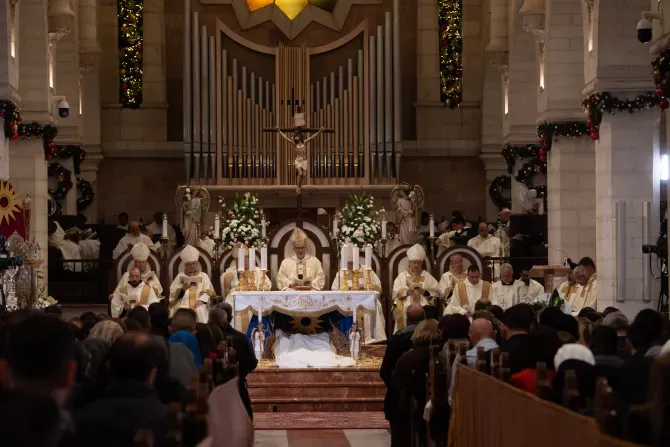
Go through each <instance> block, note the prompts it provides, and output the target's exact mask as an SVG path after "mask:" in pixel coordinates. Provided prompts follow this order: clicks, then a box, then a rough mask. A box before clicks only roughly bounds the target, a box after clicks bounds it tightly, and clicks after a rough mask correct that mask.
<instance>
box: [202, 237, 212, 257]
mask: <svg viewBox="0 0 670 447" xmlns="http://www.w3.org/2000/svg"><path fill="white" fill-rule="evenodd" d="M215 246H216V242H214V241H213V240H212V239H211V238H210V237H209V236H205V237H204V238H202V237H201V238H200V240H199V241H198V247H200V248H202V249H203V250H205V251H206V252H207V254H208V255H209V257H210V258H213V257H214V247H215Z"/></svg>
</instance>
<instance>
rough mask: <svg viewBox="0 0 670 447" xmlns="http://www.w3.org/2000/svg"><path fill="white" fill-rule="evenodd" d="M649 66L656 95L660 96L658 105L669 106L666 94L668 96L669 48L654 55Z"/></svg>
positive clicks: (669, 80)
mask: <svg viewBox="0 0 670 447" xmlns="http://www.w3.org/2000/svg"><path fill="white" fill-rule="evenodd" d="M651 67H652V71H651V74H652V76H653V77H654V85H656V96H658V97H659V98H661V99H660V101H659V104H658V105H659V106H660V107H661V109H663V110H665V109H667V108H668V107H670V102H668V96H670V48H668V49H667V50H665V51H663V52H662V53H661V54H659V55H658V56H656V57H655V58H654V59H653V60H652V61H651Z"/></svg>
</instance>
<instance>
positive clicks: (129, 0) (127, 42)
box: [117, 0, 144, 109]
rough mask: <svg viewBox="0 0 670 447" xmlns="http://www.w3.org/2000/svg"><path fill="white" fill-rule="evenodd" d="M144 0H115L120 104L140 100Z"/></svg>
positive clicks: (134, 105) (135, 103)
mask: <svg viewBox="0 0 670 447" xmlns="http://www.w3.org/2000/svg"><path fill="white" fill-rule="evenodd" d="M143 9H144V0H118V2H117V14H118V25H119V58H120V60H119V75H120V76H119V83H120V91H119V98H120V101H121V105H122V106H123V107H127V108H131V109H136V108H138V107H139V106H140V105H141V104H142V41H143V38H144V37H143V34H144V29H143V26H144V18H143V14H142V12H143Z"/></svg>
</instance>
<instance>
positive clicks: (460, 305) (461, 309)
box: [444, 265, 491, 315]
mask: <svg viewBox="0 0 670 447" xmlns="http://www.w3.org/2000/svg"><path fill="white" fill-rule="evenodd" d="M480 277H481V273H480V272H479V269H478V268H477V266H475V265H471V266H470V267H468V277H467V279H465V280H464V281H460V282H459V283H458V284H457V285H456V287H455V288H454V295H453V296H452V297H451V301H450V302H449V305H448V306H447V308H446V309H444V314H445V315H449V314H468V315H469V314H472V313H473V312H474V308H475V303H476V302H477V301H479V300H480V299H481V298H489V297H490V296H491V283H490V282H488V281H482V280H481V278H480Z"/></svg>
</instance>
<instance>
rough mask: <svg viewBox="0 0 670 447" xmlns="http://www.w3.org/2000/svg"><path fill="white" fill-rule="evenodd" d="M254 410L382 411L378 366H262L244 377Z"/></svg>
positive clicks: (260, 411) (381, 391)
mask: <svg viewBox="0 0 670 447" xmlns="http://www.w3.org/2000/svg"><path fill="white" fill-rule="evenodd" d="M247 382H248V386H249V395H250V397H251V405H252V408H253V410H254V412H259V413H263V412H280V413H286V412H314V411H317V412H340V411H361V412H362V411H382V410H383V407H384V405H383V403H384V394H385V393H386V388H385V387H384V382H382V381H381V379H380V377H379V369H378V368H319V369H317V368H305V369H302V368H300V369H279V368H262V369H258V370H256V371H254V372H253V373H251V374H250V375H249V376H248V377H247Z"/></svg>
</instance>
